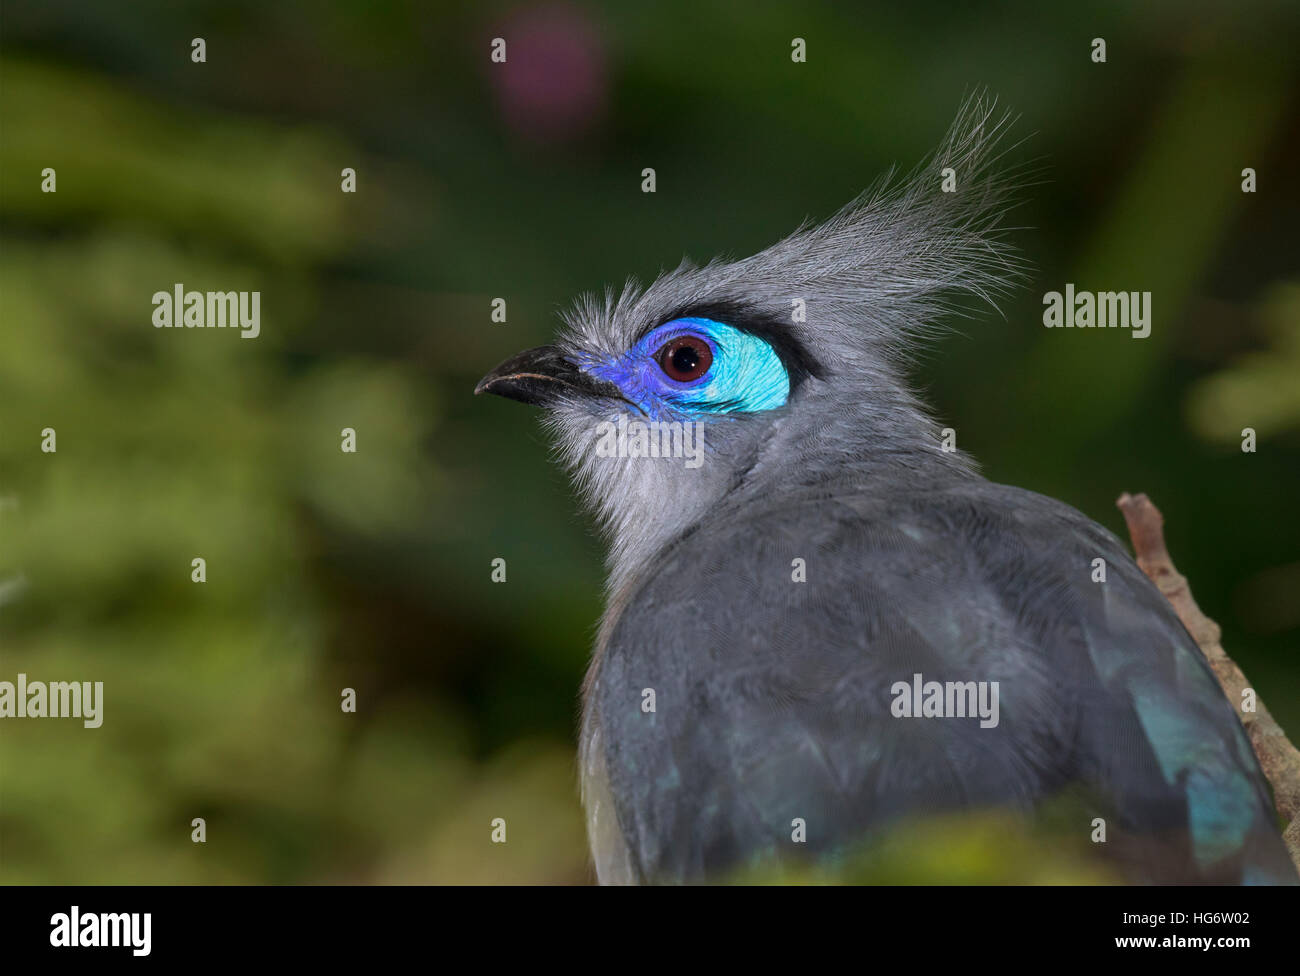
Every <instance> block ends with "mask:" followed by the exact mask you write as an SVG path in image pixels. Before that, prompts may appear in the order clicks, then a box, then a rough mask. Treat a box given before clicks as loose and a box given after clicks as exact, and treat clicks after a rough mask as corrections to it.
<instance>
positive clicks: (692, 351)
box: [659, 335, 713, 383]
mask: <svg viewBox="0 0 1300 976" xmlns="http://www.w3.org/2000/svg"><path fill="white" fill-rule="evenodd" d="M712 365H713V350H712V349H710V348H709V344H708V343H707V342H705V341H704V340H703V339H701V338H699V337H698V336H690V335H687V336H678V337H677V338H676V339H672V340H671V341H669V342H668V343H666V344H665V345H664V347H663V348H662V349H660V350H659V367H660V368H661V369H662V370H663V371H664V372H665V373H666V374H667V375H668V378H669V379H673V380H676V381H677V382H678V383H689V382H691V380H698V379H699V378H700V377H701V376H703V375H704V374H705V373H707V372H708V371H709V367H710V366H712Z"/></svg>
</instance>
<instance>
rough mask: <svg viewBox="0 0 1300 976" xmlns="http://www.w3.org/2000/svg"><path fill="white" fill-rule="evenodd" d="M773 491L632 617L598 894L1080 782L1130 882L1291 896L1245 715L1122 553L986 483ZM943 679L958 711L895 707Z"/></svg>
mask: <svg viewBox="0 0 1300 976" xmlns="http://www.w3.org/2000/svg"><path fill="white" fill-rule="evenodd" d="M782 498H783V500H782V503H781V505H780V506H779V507H770V508H766V509H765V508H763V507H762V506H756V505H754V504H753V502H752V500H745V502H744V503H743V504H741V503H739V502H738V503H737V504H736V506H735V507H734V509H732V510H731V511H730V513H728V511H722V512H719V513H717V514H716V517H714V518H711V519H706V520H705V522H704V523H703V524H701V525H700V526H698V527H697V528H696V529H694V530H693V531H692V532H690V533H688V534H687V535H686V536H685V537H684V538H682V539H680V540H679V541H678V542H676V543H675V544H674V545H672V546H671V547H669V548H668V549H667V550H666V551H665V552H664V553H662V554H661V555H660V556H659V558H658V559H657V560H655V562H654V564H653V565H652V566H651V567H649V568H648V569H647V570H646V571H645V572H644V573H643V574H642V575H641V576H640V577H639V579H638V581H637V582H636V584H635V585H634V587H633V588H632V589H631V590H630V591H629V593H627V594H625V596H626V598H625V599H623V600H620V601H618V602H619V604H620V605H621V608H620V609H619V610H618V611H617V613H618V618H617V620H616V621H615V622H613V624H612V626H611V627H610V629H609V631H608V633H609V637H608V640H607V642H606V646H605V647H604V648H603V649H602V650H601V652H600V655H599V658H598V660H597V663H596V665H595V671H594V673H593V676H592V682H591V684H590V687H589V692H588V702H587V713H588V715H587V721H586V722H585V724H584V736H585V738H586V739H587V753H588V765H589V767H590V770H594V772H593V773H592V776H594V778H596V779H599V780H600V781H599V782H597V783H594V784H591V783H589V784H588V786H589V795H596V796H599V797H600V798H602V799H603V800H604V802H605V803H606V805H610V804H612V808H613V812H614V813H615V814H616V817H615V818H611V817H609V813H610V811H609V810H608V809H607V810H605V811H603V816H604V818H605V819H604V823H605V826H606V829H605V831H604V832H603V836H604V840H603V841H600V840H598V841H597V845H598V848H603V849H597V850H596V852H595V853H596V858H597V862H598V869H601V873H602V877H606V876H608V877H613V876H615V875H619V876H625V877H626V878H627V879H628V880H644V881H690V880H702V879H716V878H721V877H725V876H726V874H727V872H730V871H732V870H734V869H736V868H739V867H743V866H746V865H749V864H753V863H755V862H762V861H764V860H766V859H769V858H775V859H777V860H782V861H783V860H785V859H787V858H788V859H798V858H802V857H807V856H810V855H812V856H817V855H827V854H831V853H835V852H840V851H845V850H849V849H852V848H853V847H854V846H855V845H857V844H860V843H861V842H863V840H864V839H867V838H868V837H869V836H870V835H871V833H872V832H873V831H875V830H878V829H881V828H885V827H887V826H889V825H891V824H893V823H896V822H897V821H899V820H900V819H903V818H909V817H914V816H918V815H930V814H938V813H943V812H946V811H952V810H957V809H969V808H985V807H1010V808H1012V809H1014V810H1016V811H1021V812H1026V813H1032V811H1034V810H1035V809H1036V808H1038V807H1039V805H1040V804H1042V803H1043V802H1044V801H1046V800H1049V799H1050V798H1052V797H1055V796H1057V795H1060V794H1061V793H1062V792H1064V791H1067V790H1069V791H1074V792H1076V793H1079V794H1080V795H1082V796H1084V797H1086V798H1087V800H1086V802H1087V804H1089V805H1090V806H1089V808H1090V810H1091V811H1092V812H1093V813H1095V816H1096V817H1100V818H1102V819H1104V820H1105V821H1106V823H1107V825H1108V828H1109V833H1108V839H1107V844H1106V845H1104V846H1105V849H1106V854H1107V855H1108V856H1109V858H1110V859H1111V860H1112V861H1113V862H1114V863H1115V864H1116V865H1118V867H1119V870H1120V871H1121V872H1122V873H1123V875H1124V876H1126V877H1127V878H1129V879H1131V880H1139V881H1161V882H1179V881H1218V882H1239V881H1265V882H1268V881H1294V880H1295V871H1294V869H1293V868H1292V867H1291V864H1290V861H1289V860H1288V858H1287V856H1286V853H1285V850H1284V849H1283V847H1282V844H1281V841H1280V839H1279V837H1278V835H1277V831H1276V828H1275V823H1274V820H1273V815H1272V809H1271V804H1270V802H1269V796H1268V791H1267V787H1266V785H1265V783H1264V780H1263V777H1262V776H1261V774H1260V772H1259V768H1258V765H1257V762H1256V760H1255V757H1254V755H1253V753H1252V751H1251V749H1250V745H1249V742H1248V740H1247V738H1246V736H1245V734H1244V731H1243V729H1242V727H1241V725H1240V723H1239V721H1238V720H1237V717H1236V716H1235V715H1234V713H1233V710H1232V708H1231V706H1230V705H1229V704H1228V702H1227V700H1226V699H1225V698H1224V696H1223V693H1222V691H1221V690H1220V689H1219V686H1218V685H1217V683H1216V681H1215V679H1214V677H1213V675H1212V673H1211V672H1210V670H1209V668H1208V666H1207V665H1206V663H1205V661H1204V660H1203V658H1202V656H1201V654H1200V651H1199V650H1198V649H1197V647H1196V646H1195V644H1194V643H1193V642H1192V640H1191V638H1190V637H1189V635H1188V634H1187V632H1186V630H1185V629H1184V628H1183V627H1182V625H1181V624H1180V623H1179V621H1178V619H1177V617H1176V616H1175V615H1174V613H1173V611H1172V609H1171V607H1170V606H1169V604H1168V603H1167V601H1166V600H1165V599H1164V598H1163V596H1161V595H1160V593H1159V592H1158V591H1157V590H1156V589H1155V588H1154V586H1152V585H1151V583H1150V582H1149V581H1148V580H1147V579H1146V578H1145V576H1143V575H1142V573H1141V571H1140V570H1139V569H1138V568H1137V566H1136V565H1135V564H1134V563H1133V562H1132V560H1131V559H1130V558H1129V557H1128V555H1127V553H1126V552H1125V550H1124V548H1123V547H1122V545H1121V544H1120V543H1119V542H1118V540H1116V539H1115V537H1114V536H1113V535H1111V534H1110V533H1108V532H1106V531H1105V530H1104V529H1102V528H1101V527H1100V526H1098V525H1096V524H1095V523H1093V522H1091V521H1090V520H1088V519H1087V518H1085V517H1084V516H1082V515H1081V514H1079V513H1078V512H1076V511H1074V510H1073V509H1071V508H1069V507H1068V506H1065V505H1062V504H1061V503H1059V502H1056V501H1053V500H1051V499H1048V498H1044V497H1042V496H1039V495H1035V494H1033V493H1031V492H1026V491H1022V490H1019V489H1015V488H1009V487H1005V486H1000V485H994V484H990V483H989V482H986V481H984V480H982V479H979V478H978V477H973V476H968V477H962V478H958V479H955V480H954V481H953V482H952V483H951V484H947V485H945V486H944V487H942V488H931V489H926V490H919V491H911V492H908V493H907V494H906V495H903V494H896V495H891V496H885V497H876V496H873V495H872V494H870V493H869V492H867V491H862V490H854V489H840V490H836V489H833V488H824V487H823V488H816V489H807V490H805V491H804V492H803V493H802V494H799V493H785V494H783V496H782ZM1098 557H1100V558H1101V559H1103V560H1105V564H1106V579H1105V582H1093V570H1094V563H1093V560H1094V559H1096V558H1098ZM918 676H919V677H918ZM929 682H938V683H940V686H941V687H943V688H945V689H947V688H948V687H949V683H954V685H953V687H955V689H956V690H955V694H954V693H953V692H952V691H948V692H947V694H946V697H945V698H944V706H942V707H945V708H946V710H947V711H948V712H952V709H953V706H954V705H956V708H957V711H958V712H959V713H960V712H962V711H963V708H964V715H962V717H958V715H956V714H945V715H932V714H931V715H927V714H923V715H922V716H921V717H905V716H903V715H900V714H899V713H900V712H903V711H911V710H913V709H914V708H916V707H919V706H921V704H922V699H923V698H924V697H927V695H928V689H929V688H930V687H933V686H930V685H928V683H929ZM900 683H901V684H900ZM968 683H974V684H968ZM995 683H996V684H995ZM904 686H906V687H907V691H906V693H905V692H904V690H903V688H904ZM647 690H652V691H653V710H651V709H650V708H648V707H647V704H646V703H647V702H648V701H650V700H651V699H650V697H649V696H647V694H646V692H647ZM913 692H915V694H913ZM923 692H924V693H926V694H922V693H923ZM994 704H996V712H995V713H994V712H992V708H991V707H992V706H993V705H994ZM928 708H929V706H925V708H924V709H922V710H923V711H926V710H928ZM971 711H977V714H974V715H972V714H970V713H971ZM593 752H595V753H598V755H594V756H593V755H591V754H592V753H593ZM588 802H589V804H590V803H591V802H592V801H591V799H590V796H589V801H588ZM796 822H802V823H803V824H804V825H805V826H804V829H805V830H806V841H805V842H804V843H798V842H796V840H795V839H794V835H795V833H796V831H794V830H792V824H795V823H796ZM1091 823H1092V818H1089V819H1088V820H1087V821H1084V822H1081V823H1080V824H1079V826H1078V829H1079V830H1080V831H1081V832H1084V833H1086V832H1088V831H1089V830H1091ZM611 824H612V825H613V826H612V827H611V826H610V825H611Z"/></svg>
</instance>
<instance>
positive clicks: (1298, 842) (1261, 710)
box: [1115, 492, 1300, 867]
mask: <svg viewBox="0 0 1300 976" xmlns="http://www.w3.org/2000/svg"><path fill="white" fill-rule="evenodd" d="M1115 504H1116V505H1118V506H1119V510H1120V511H1121V512H1123V513H1124V521H1126V522H1127V523H1128V532H1129V536H1130V537H1131V538H1132V540H1133V550H1134V552H1135V553H1136V554H1137V564H1138V566H1139V567H1140V568H1141V570H1142V572H1144V573H1146V574H1147V576H1149V577H1150V578H1151V581H1152V582H1153V583H1155V584H1156V586H1157V587H1159V589H1160V592H1161V593H1163V594H1164V595H1165V597H1166V598H1167V599H1168V600H1169V602H1170V603H1172V604H1173V606H1174V610H1175V611H1176V612H1177V614H1178V619H1179V620H1181V621H1182V622H1183V626H1184V627H1186V628H1187V632H1188V633H1189V634H1191V635H1192V638H1193V639H1194V640H1195V641H1196V643H1197V645H1198V646H1199V647H1200V649H1201V653H1203V654H1204V655H1205V658H1206V660H1208V661H1209V662H1210V667H1211V668H1213V669H1214V674H1215V677H1217V678H1218V679H1219V684H1220V685H1221V686H1222V687H1223V693H1224V694H1225V695H1227V696H1228V701H1230V702H1231V703H1232V706H1233V710H1234V711H1236V713H1237V717H1238V718H1240V719H1241V724H1242V725H1244V726H1245V727H1246V733H1247V734H1248V735H1249V736H1250V744H1251V745H1252V746H1253V747H1254V749H1255V755H1256V756H1258V757H1259V765H1260V767H1261V768H1262V769H1263V770H1264V775H1265V776H1266V777H1268V781H1269V783H1270V784H1272V786H1273V800H1274V802H1275V803H1276V804H1277V812H1278V813H1280V814H1281V815H1282V817H1283V819H1285V820H1286V821H1287V827H1286V829H1285V830H1284V831H1283V833H1282V839H1283V840H1284V841H1285V842H1286V848H1287V851H1288V852H1289V853H1290V854H1291V860H1292V861H1294V862H1295V863H1296V866H1297V867H1300V752H1298V751H1296V747H1295V746H1293V745H1292V744H1291V742H1290V741H1289V740H1288V739H1287V737H1286V733H1285V732H1283V731H1282V727H1281V726H1280V725H1278V724H1277V721H1276V720H1275V719H1274V718H1273V716H1272V715H1270V714H1269V711H1268V709H1267V708H1265V707H1264V703H1263V702H1262V701H1260V700H1259V698H1258V696H1256V698H1255V711H1253V712H1248V711H1243V710H1242V707H1241V704H1242V700H1243V699H1242V695H1241V693H1242V691H1243V689H1246V688H1249V687H1250V685H1249V683H1248V682H1247V681H1246V676H1245V675H1244V674H1242V673H1241V668H1239V667H1237V664H1236V662H1235V661H1233V660H1232V658H1230V657H1228V655H1227V652H1226V651H1224V649H1223V645H1222V644H1220V643H1219V640H1220V637H1221V634H1222V632H1221V631H1220V630H1219V625H1218V624H1216V623H1215V622H1214V621H1213V620H1211V619H1210V618H1209V617H1207V616H1206V615H1205V614H1203V613H1202V612H1201V608H1200V607H1198V606H1197V605H1196V601H1195V600H1193V599H1192V591H1191V589H1190V588H1189V587H1188V585H1187V577H1185V576H1183V575H1182V574H1181V573H1179V572H1178V570H1177V569H1175V568H1174V563H1173V560H1172V559H1170V558H1169V550H1168V549H1166V548H1165V530H1164V524H1165V519H1164V516H1163V515H1161V514H1160V509H1158V508H1156V507H1155V505H1154V504H1152V502H1151V499H1149V498H1147V496H1146V495H1130V494H1128V493H1127V492H1125V493H1124V494H1122V495H1120V496H1119V500H1118V501H1117V502H1116V503H1115Z"/></svg>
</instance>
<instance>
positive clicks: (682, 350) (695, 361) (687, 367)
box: [672, 346, 700, 373]
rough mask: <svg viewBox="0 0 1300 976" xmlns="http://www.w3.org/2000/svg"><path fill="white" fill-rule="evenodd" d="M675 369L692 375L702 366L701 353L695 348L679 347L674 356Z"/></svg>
mask: <svg viewBox="0 0 1300 976" xmlns="http://www.w3.org/2000/svg"><path fill="white" fill-rule="evenodd" d="M672 363H673V369H675V370H677V372H679V373H690V372H693V371H694V370H695V367H696V366H698V365H699V364H700V353H699V351H698V350H697V349H696V348H695V347H694V346H678V347H677V348H676V349H675V350H674V351H673V355H672Z"/></svg>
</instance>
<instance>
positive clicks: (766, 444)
mask: <svg viewBox="0 0 1300 976" xmlns="http://www.w3.org/2000/svg"><path fill="white" fill-rule="evenodd" d="M1008 125H1009V118H1008V116H1006V115H1005V114H999V113H997V112H996V111H995V109H994V105H993V104H992V103H991V102H990V101H989V100H987V99H985V98H983V97H976V98H973V99H971V100H970V101H968V103H967V104H966V105H965V107H964V108H963V109H962V112H961V113H960V115H959V117H958V119H957V122H956V123H955V124H954V126H953V128H952V130H951V131H950V132H949V134H948V136H947V138H946V139H945V140H944V142H943V144H942V146H941V148H940V150H939V151H938V153H936V155H935V156H934V157H933V158H932V159H931V160H929V161H927V163H925V164H923V165H922V166H919V167H917V169H916V170H914V171H913V173H912V174H911V175H909V176H908V177H906V178H904V179H902V180H897V181H896V180H894V179H892V174H891V176H886V177H885V178H883V179H882V180H880V181H879V182H878V183H877V185H876V186H875V187H874V188H873V189H872V190H869V191H868V192H867V193H865V194H863V195H862V196H861V197H859V198H858V199H857V200H855V201H854V202H853V203H851V204H849V205H848V206H846V207H845V208H844V209H843V210H841V211H840V212H839V213H838V214H836V215H835V216H834V217H832V218H831V219H830V220H828V221H826V222H825V223H823V224H820V225H816V226H813V225H808V224H805V225H804V226H803V227H801V228H799V229H798V230H796V231H795V232H794V233H793V234H791V235H790V236H789V237H787V238H785V239H784V240H782V241H780V242H779V243H777V244H774V245H773V246H771V247H769V248H767V249H766V250H764V251H761V252H759V253H758V254H755V255H753V256H752V257H748V258H745V259H743V260H739V261H730V262H728V261H723V260H720V259H717V260H714V261H712V262H710V263H709V264H706V265H703V266H699V265H695V264H692V263H691V262H689V261H685V262H683V263H682V264H681V265H680V266H679V267H678V268H677V269H676V270H674V271H671V272H668V273H666V274H663V275H661V276H660V277H659V278H658V279H657V280H656V281H655V282H654V283H653V284H651V285H650V286H649V287H645V288H642V287H640V286H639V285H638V284H637V283H636V282H635V281H629V282H628V284H627V285H626V286H625V287H624V288H623V290H622V292H621V293H618V294H616V293H615V292H614V291H613V290H610V291H607V292H606V293H605V295H604V296H603V297H602V298H597V297H595V296H586V297H584V298H583V299H581V300H579V301H578V302H577V303H576V304H575V305H574V306H573V308H571V309H570V310H569V311H568V312H567V313H566V315H565V322H566V326H567V328H566V329H564V330H563V332H562V334H561V336H560V338H559V340H558V342H557V343H556V344H555V345H548V346H541V347H539V348H536V349H530V350H528V351H526V352H523V353H520V354H519V355H516V356H513V357H511V358H510V359H507V360H506V361H505V362H503V363H501V365H499V366H498V367H497V368H496V369H494V370H493V371H492V372H490V373H489V374H488V375H487V376H485V377H484V378H483V379H482V380H481V381H480V382H479V384H478V387H477V389H476V391H475V392H478V393H496V394H499V395H501V396H505V397H509V398H511V399H515V400H521V401H523V402H525V403H532V404H537V405H539V406H542V407H543V408H545V409H546V411H547V419H548V425H549V426H550V428H551V429H552V431H553V432H554V434H555V435H556V440H557V443H558V447H559V451H560V453H561V456H562V457H563V459H564V461H565V462H566V463H567V465H568V466H569V467H570V469H571V470H572V471H573V472H574V475H575V478H576V481H577V483H578V485H579V487H580V489H581V490H582V493H583V495H584V497H585V498H586V500H587V501H588V502H589V503H590V504H591V506H592V507H593V508H594V509H595V510H596V512H597V513H598V514H599V516H600V517H601V521H602V523H603V526H604V528H605V529H606V532H607V534H608V536H609V539H610V543H611V565H612V570H613V572H612V576H611V582H613V583H615V584H616V583H617V582H618V581H619V580H620V579H621V578H623V577H624V576H625V575H626V574H628V573H630V572H632V571H634V570H635V568H636V567H637V566H639V565H641V564H642V562H643V561H644V560H646V559H648V558H650V557H651V556H652V555H654V553H655V552H657V551H658V550H659V549H660V548H661V547H662V546H663V545H664V544H666V543H667V542H669V541H671V540H672V539H674V538H676V537H678V536H680V535H681V534H682V533H683V532H685V531H686V530H688V529H689V528H690V527H691V526H692V525H694V524H695V523H697V522H698V521H699V520H700V519H702V518H704V517H706V516H707V515H708V514H709V513H710V512H711V511H712V510H713V509H715V507H716V506H719V505H720V504H722V503H723V502H724V501H726V500H730V501H736V502H744V501H747V500H763V499H765V498H766V499H771V498H774V497H776V498H779V497H780V495H779V492H781V491H783V490H790V489H796V490H797V489H811V490H816V488H817V486H818V485H819V484H826V483H827V482H829V481H832V480H834V479H837V478H843V477H854V478H859V479H862V478H868V479H869V478H872V477H883V478H893V479H895V480H896V481H899V482H900V483H902V484H906V483H908V481H909V480H910V479H914V478H918V477H929V476H932V475H933V474H934V473H935V472H939V471H964V470H967V463H966V462H965V461H964V460H963V459H962V457H961V455H956V454H945V453H944V452H942V451H941V449H940V438H939V434H938V429H937V427H936V425H935V424H934V423H933V422H932V421H931V420H930V419H929V417H928V416H927V414H926V413H925V410H924V409H923V407H922V406H921V404H920V403H919V401H918V400H917V399H916V398H915V396H914V395H913V394H912V393H911V392H910V391H909V389H908V387H907V385H906V383H905V381H904V375H903V374H904V367H905V366H906V364H907V362H908V361H909V358H910V356H911V354H912V353H913V352H914V351H915V348H916V346H917V343H918V340H919V339H920V338H921V337H923V336H924V335H925V334H926V333H927V332H928V331H929V330H931V329H932V328H933V327H934V326H935V323H936V320H937V319H938V318H939V317H940V316H941V315H942V314H943V313H945V312H947V311H950V310H952V309H953V308H954V307H955V306H959V305H960V304H961V303H960V298H961V296H962V295H963V294H964V295H975V296H977V297H980V298H983V299H986V300H989V301H992V300H993V298H994V297H995V296H997V295H998V294H999V293H1000V292H1002V291H1003V290H1004V289H1006V288H1007V287H1008V286H1009V285H1010V284H1011V283H1012V282H1013V281H1014V280H1015V279H1016V278H1017V277H1018V276H1019V274H1020V266H1019V264H1018V262H1017V260H1016V258H1015V257H1014V255H1013V254H1012V252H1011V250H1010V248H1009V247H1008V246H1007V245H1006V243H1005V242H1004V240H1003V236H1004V233H1005V230H1006V228H1005V227H1004V226H1003V225H1002V218H1003V215H1004V214H1005V212H1006V210H1007V207H1008V204H1009V191H1010V189H1011V187H1012V185H1013V184H1014V182H1015V180H1014V179H1012V178H1011V177H1009V176H1008V175H1007V174H1002V175H998V174H997V173H996V172H995V169H994V167H993V165H992V164H993V163H994V162H995V159H996V156H997V153H995V152H994V151H993V150H994V146H995V145H996V144H998V142H999V140H1000V138H1001V136H1002V134H1003V133H1004V131H1005V130H1006V128H1007V127H1008ZM947 170H951V174H948V175H946V171H947ZM945 181H947V182H948V183H949V184H950V186H949V189H948V190H947V191H946V190H945V189H944V183H945ZM954 299H957V300H958V301H957V302H955V303H954Z"/></svg>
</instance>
